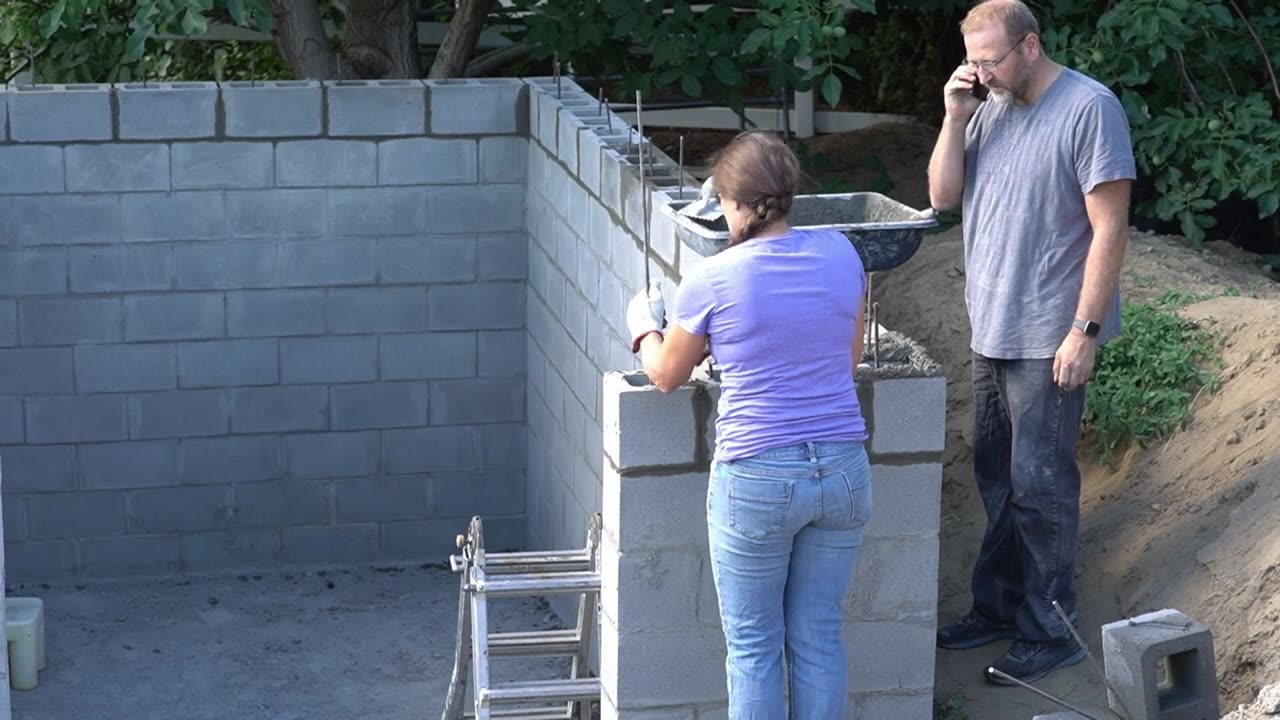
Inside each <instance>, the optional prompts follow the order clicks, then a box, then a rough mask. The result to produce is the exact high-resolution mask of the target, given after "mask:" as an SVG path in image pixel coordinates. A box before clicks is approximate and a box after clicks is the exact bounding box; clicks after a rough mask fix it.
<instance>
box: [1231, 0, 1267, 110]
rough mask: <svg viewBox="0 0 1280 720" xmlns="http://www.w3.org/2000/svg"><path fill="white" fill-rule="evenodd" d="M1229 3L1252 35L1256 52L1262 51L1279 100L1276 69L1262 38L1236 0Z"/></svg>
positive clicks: (1263, 60) (1263, 59)
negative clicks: (1256, 47) (1256, 48)
mask: <svg viewBox="0 0 1280 720" xmlns="http://www.w3.org/2000/svg"><path fill="white" fill-rule="evenodd" d="M1227 2H1229V3H1231V8H1232V9H1233V10H1235V11H1236V14H1237V15H1239V16H1240V20H1241V21H1243V22H1244V27H1245V29H1246V30H1248V31H1249V35H1250V36H1252V37H1253V42H1254V44H1255V45H1257V46H1258V52H1260V53H1262V62H1263V63H1265V64H1266V66H1267V75H1270V76H1271V90H1272V92H1274V93H1275V95H1276V100H1277V101H1280V82H1277V81H1276V69H1275V67H1274V66H1273V65H1272V64H1271V56H1270V55H1268V54H1267V47H1266V46H1265V45H1263V44H1262V38H1260V37H1258V31H1257V30H1254V29H1253V23H1251V22H1249V18H1248V17H1246V16H1245V14H1244V11H1242V10H1241V9H1240V6H1239V5H1238V4H1236V0H1227Z"/></svg>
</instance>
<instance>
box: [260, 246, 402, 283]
mask: <svg viewBox="0 0 1280 720" xmlns="http://www.w3.org/2000/svg"><path fill="white" fill-rule="evenodd" d="M279 253H280V255H279V259H278V260H277V267H279V269H280V270H279V275H280V284H281V285H285V286H289V285H294V286H332V285H368V284H373V283H374V282H376V281H377V278H378V252H377V246H376V245H375V244H374V243H373V241H371V240H370V239H368V238H324V239H319V240H282V241H281V242H280V244H279Z"/></svg>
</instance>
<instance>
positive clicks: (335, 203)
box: [329, 187, 434, 235]
mask: <svg viewBox="0 0 1280 720" xmlns="http://www.w3.org/2000/svg"><path fill="white" fill-rule="evenodd" d="M432 220H434V216H433V217H432ZM427 228H428V223H427V202H424V201H423V193H422V190H421V189H419V188H400V187H378V188H352V189H341V190H330V191H329V230H330V232H331V233H333V234H335V235H411V234H414V233H421V232H424V231H426V230H427Z"/></svg>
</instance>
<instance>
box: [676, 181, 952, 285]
mask: <svg viewBox="0 0 1280 720" xmlns="http://www.w3.org/2000/svg"><path fill="white" fill-rule="evenodd" d="M691 202H693V200H685V201H674V202H668V203H665V204H664V205H663V206H662V212H663V213H664V214H666V215H667V217H669V218H671V219H672V220H673V221H675V226H676V239H678V240H680V241H681V242H683V243H685V244H686V245H688V246H689V247H691V248H693V249H694V250H696V251H697V252H699V253H700V254H702V255H704V256H705V255H714V254H716V253H718V252H720V251H721V250H724V249H725V248H726V247H728V246H729V228H728V225H726V224H725V220H724V216H721V217H719V218H717V219H716V220H715V222H713V223H710V224H707V223H704V222H702V221H699V220H695V219H693V218H691V217H689V216H687V215H681V214H680V210H681V208H684V207H685V206H687V205H688V204H689V203H691ZM788 221H789V222H790V224H791V226H792V227H794V228H798V229H804V230H835V231H836V232H839V233H841V234H843V235H844V236H845V237H847V238H849V241H850V242H852V243H853V247H854V248H855V249H856V250H857V251H858V255H859V256H860V257H861V258H862V264H863V266H864V268H865V269H866V271H867V272H878V271H880V270H888V269H890V268H895V267H898V266H899V265H901V264H902V263H904V262H906V261H907V260H910V259H911V256H912V255H915V254H916V250H918V249H919V248H920V241H921V239H922V238H923V237H924V231H925V230H927V229H929V228H932V227H937V225H938V218H937V216H936V215H935V214H934V213H933V211H932V210H924V211H917V210H915V209H913V208H910V207H908V206H906V205H904V204H902V203H900V202H898V201H897V200H894V199H892V198H889V197H886V196H884V195H881V194H880V193H874V192H855V193H840V194H830V195H797V196H796V197H795V200H794V201H793V202H792V203H791V213H790V217H789V218H788Z"/></svg>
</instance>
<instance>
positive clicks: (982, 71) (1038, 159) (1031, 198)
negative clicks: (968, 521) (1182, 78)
mask: <svg viewBox="0 0 1280 720" xmlns="http://www.w3.org/2000/svg"><path fill="white" fill-rule="evenodd" d="M960 31H961V33H962V34H963V35H964V44H965V51H966V56H967V57H966V60H965V62H964V63H962V64H961V65H960V66H959V67H958V68H956V70H955V72H954V73H952V75H951V78H950V80H948V82H947V83H946V86H945V87H944V89H943V95H944V100H945V105H946V115H945V117H944V119H943V123H942V130H941V132H940V133H939V136H938V141H937V145H936V147H935V148H934V151H933V157H932V158H931V160H930V162H929V196H930V200H931V202H932V205H933V207H934V208H935V209H938V210H945V209H950V208H954V207H957V206H962V209H963V216H964V220H963V230H964V245H965V302H966V305H967V307H968V311H969V321H970V325H971V326H972V329H973V341H972V350H973V393H974V434H973V453H974V475H975V477H976V480H977V484H978V490H979V492H980V494H981V496H982V502H983V505H984V508H985V510H986V514H987V526H986V532H985V535H984V537H983V540H982V547H981V548H980V550H979V554H978V559H977V562H976V564H975V566H974V569H973V580H972V588H971V589H972V593H973V604H972V607H971V609H970V611H969V612H968V613H966V614H965V615H964V616H963V617H962V618H960V619H959V621H958V622H956V623H955V624H953V625H949V626H946V627H943V628H941V629H940V630H939V631H938V645H939V646H940V647H943V648H948V649H956V650H962V649H970V648H977V647H981V646H984V645H987V644H990V643H993V642H996V641H999V640H1006V639H1010V640H1013V643H1012V646H1011V647H1010V649H1009V651H1008V652H1007V653H1006V654H1004V655H1003V656H1001V657H999V658H998V659H996V660H995V661H994V662H992V663H988V664H984V665H983V667H984V668H985V667H987V666H988V665H990V666H993V667H995V668H996V669H998V670H1000V671H1001V672H1004V673H1007V674H1008V675H1010V676H1012V677H1015V678H1017V679H1019V680H1021V681H1023V682H1033V681H1035V680H1037V679H1039V678H1041V677H1044V676H1045V675H1046V674H1048V673H1049V672H1052V671H1053V670H1056V669H1058V668H1062V667H1066V666H1068V665H1074V664H1075V663H1078V662H1080V661H1081V660H1083V659H1084V657H1085V650H1084V648H1081V647H1079V646H1078V645H1077V644H1076V643H1075V642H1074V640H1073V639H1072V635H1071V632H1070V630H1069V629H1068V627H1067V626H1066V624H1065V623H1064V622H1063V621H1062V619H1061V618H1060V616H1059V615H1058V613H1057V612H1056V610H1055V609H1054V607H1053V603H1054V602H1055V601H1056V602H1058V603H1059V604H1060V605H1061V607H1062V608H1063V610H1064V611H1065V612H1066V613H1067V614H1068V615H1069V617H1071V619H1072V621H1073V622H1074V621H1075V612H1076V609H1075V608H1076V588H1075V583H1074V572H1075V559H1076V545H1077V541H1078V537H1079V518H1080V470H1079V467H1078V465H1077V463H1076V443H1077V440H1078V438H1079V434H1080V425H1081V419H1082V417H1083V414H1084V400H1085V383H1086V382H1087V381H1088V380H1089V377H1090V376H1091V375H1092V373H1093V368H1094V361H1095V357H1096V353H1097V350H1098V347H1099V346H1100V345H1102V344H1103V343H1105V342H1107V341H1108V340H1110V339H1111V338H1113V337H1115V336H1116V335H1117V334H1118V333H1119V331H1120V296H1119V291H1118V284H1119V274H1120V266H1121V263H1122V262H1123V259H1124V253H1125V247H1126V245H1127V243H1128V235H1129V189H1130V184H1131V181H1132V180H1133V179H1134V178H1135V175H1136V173H1135V167H1134V159H1133V149H1132V145H1131V141H1130V135H1129V125H1128V121H1127V120H1126V118H1125V113H1124V109H1123V108H1122V107H1121V105H1120V102H1119V101H1118V100H1117V98H1116V97H1115V95H1114V94H1113V93H1112V92H1111V91H1110V90H1108V89H1107V88H1106V87H1105V86H1103V85H1101V84H1099V83H1098V82H1096V81H1094V80H1093V79H1091V78H1089V77H1087V76H1086V75H1084V74H1082V73H1080V72H1078V71H1075V70H1072V69H1070V68H1065V67H1063V66H1062V65H1059V64H1058V63H1056V62H1054V61H1053V60H1051V59H1050V58H1049V57H1048V56H1047V55H1046V54H1045V51H1044V47H1043V45H1041V43H1040V28H1039V25H1038V23H1037V22H1036V19H1035V16H1034V15H1033V14H1032V13H1031V11H1030V10H1029V9H1028V8H1027V6H1026V5H1024V4H1023V3H1022V2H1021V1H1020V0H987V1H986V2H983V3H981V4H979V5H977V6H975V7H974V8H973V9H972V10H970V11H969V13H968V15H967V16H966V17H965V19H964V21H963V22H962V23H961V25H960ZM984 92H985V93H989V97H986V96H985V95H984ZM983 97H986V99H985V100H983V99H980V98H983ZM984 674H985V675H986V677H987V679H988V680H989V681H991V682H996V683H999V682H1002V680H1001V679H1000V678H999V677H997V676H994V675H992V674H991V673H989V672H985V671H984Z"/></svg>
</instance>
